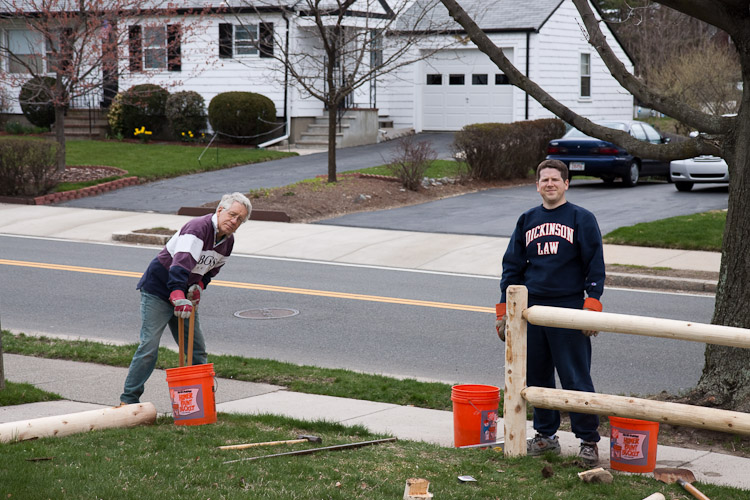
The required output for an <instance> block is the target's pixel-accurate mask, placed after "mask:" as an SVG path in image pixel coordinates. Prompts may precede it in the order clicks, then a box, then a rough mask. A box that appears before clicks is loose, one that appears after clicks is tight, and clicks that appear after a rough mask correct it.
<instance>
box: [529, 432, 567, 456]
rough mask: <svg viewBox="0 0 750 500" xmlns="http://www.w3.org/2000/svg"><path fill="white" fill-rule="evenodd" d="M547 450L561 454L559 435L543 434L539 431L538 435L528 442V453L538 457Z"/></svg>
mask: <svg viewBox="0 0 750 500" xmlns="http://www.w3.org/2000/svg"><path fill="white" fill-rule="evenodd" d="M547 452H549V453H554V454H555V455H559V454H560V441H558V440H557V436H555V437H548V436H542V435H541V434H539V433H538V432H537V434H536V436H534V438H533V439H532V440H531V441H529V442H528V443H526V454H527V455H528V456H530V457H538V456H539V455H543V454H545V453H547Z"/></svg>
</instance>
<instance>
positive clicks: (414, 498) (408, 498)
mask: <svg viewBox="0 0 750 500" xmlns="http://www.w3.org/2000/svg"><path fill="white" fill-rule="evenodd" d="M429 488H430V482H429V481H428V480H427V479H421V478H416V477H411V478H409V479H407V480H406V487H405V488H404V500H427V499H430V498H432V493H430V492H428V491H427V490H428V489H429Z"/></svg>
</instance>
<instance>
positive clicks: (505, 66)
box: [440, 0, 720, 161]
mask: <svg viewBox="0 0 750 500" xmlns="http://www.w3.org/2000/svg"><path fill="white" fill-rule="evenodd" d="M440 1H441V2H442V3H443V5H445V7H446V8H447V9H448V12H449V13H450V15H451V17H452V18H453V19H454V20H455V21H456V22H457V23H458V24H460V25H461V26H462V27H463V28H464V30H466V33H467V34H468V35H469V37H470V38H471V41H472V42H474V44H475V45H476V46H477V47H478V48H479V50H481V51H482V52H484V53H485V54H487V55H488V56H489V58H490V59H491V60H492V62H494V63H495V64H496V65H497V67H498V68H500V70H502V71H503V73H505V75H506V76H507V77H508V80H509V81H510V83H511V84H513V85H515V86H516V87H518V88H520V89H522V90H524V91H526V92H527V93H528V94H529V95H530V96H531V97H533V98H534V99H536V100H537V101H538V102H539V103H540V104H541V105H542V106H544V107H545V108H546V109H548V110H549V111H551V112H552V113H554V114H555V115H556V116H558V117H560V118H561V119H562V120H564V121H566V122H567V123H569V124H571V125H572V126H574V127H575V128H577V129H578V130H581V131H582V132H584V133H585V134H588V135H591V136H594V137H597V138H599V139H603V140H606V141H610V142H613V143H615V144H617V145H619V146H622V147H624V148H626V149H627V150H628V151H630V152H631V153H634V154H636V155H638V156H643V157H647V158H654V159H658V160H664V161H666V160H676V159H682V158H692V157H694V156H699V155H702V154H719V152H720V151H719V149H718V148H717V146H716V144H715V143H714V142H712V141H709V140H706V139H705V138H703V137H697V138H694V139H690V140H687V141H684V142H680V143H670V144H659V145H656V144H651V143H647V142H643V141H639V140H637V139H635V138H633V137H631V136H630V134H628V133H627V132H622V131H619V130H614V129H611V128H608V127H602V126H601V125H597V124H595V123H594V122H592V121H591V120H589V119H587V118H584V117H583V116H581V115H579V114H577V113H575V112H574V111H573V110H571V109H570V108H568V107H567V106H565V105H563V104H562V103H560V102H559V101H557V100H556V99H555V98H553V97H552V96H551V95H549V94H548V93H547V92H546V91H544V89H542V88H541V87H540V86H539V85H537V84H536V83H535V82H534V81H532V80H530V79H529V78H527V77H526V76H525V75H524V74H522V73H521V72H520V71H518V69H516V67H515V66H514V65H513V64H512V63H511V62H510V61H509V60H508V59H507V58H506V57H505V55H504V54H503V52H502V50H500V49H499V48H498V47H497V46H496V45H495V44H494V43H493V42H492V41H491V40H490V39H489V37H487V35H486V34H485V33H484V32H483V31H482V30H481V29H480V28H479V26H477V24H476V23H475V22H474V21H473V20H472V19H471V18H470V17H469V15H468V14H466V12H465V11H464V10H463V8H461V6H460V5H459V4H458V2H456V1H455V0H440Z"/></svg>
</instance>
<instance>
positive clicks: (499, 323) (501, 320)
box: [495, 303, 508, 342]
mask: <svg viewBox="0 0 750 500" xmlns="http://www.w3.org/2000/svg"><path fill="white" fill-rule="evenodd" d="M495 313H496V315H497V319H496V320H495V330H497V336H498V337H499V338H500V340H502V341H503V342H505V322H506V321H507V320H508V315H507V314H505V303H502V304H495Z"/></svg>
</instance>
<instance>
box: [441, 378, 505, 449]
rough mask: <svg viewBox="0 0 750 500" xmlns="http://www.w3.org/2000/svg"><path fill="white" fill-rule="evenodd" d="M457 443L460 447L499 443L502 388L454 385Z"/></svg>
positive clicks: (452, 397) (454, 422) (452, 399)
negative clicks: (498, 417) (499, 413)
mask: <svg viewBox="0 0 750 500" xmlns="http://www.w3.org/2000/svg"><path fill="white" fill-rule="evenodd" d="M451 401H453V443H454V446H455V447H456V448H458V447H460V446H467V445H471V444H482V443H494V442H495V441H497V416H498V411H497V410H498V407H499V405H500V389H499V388H497V387H495V386H492V385H454V386H453V388H452V389H451Z"/></svg>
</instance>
